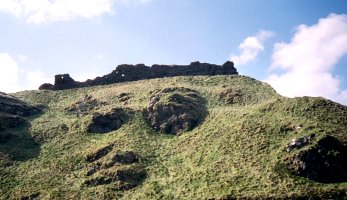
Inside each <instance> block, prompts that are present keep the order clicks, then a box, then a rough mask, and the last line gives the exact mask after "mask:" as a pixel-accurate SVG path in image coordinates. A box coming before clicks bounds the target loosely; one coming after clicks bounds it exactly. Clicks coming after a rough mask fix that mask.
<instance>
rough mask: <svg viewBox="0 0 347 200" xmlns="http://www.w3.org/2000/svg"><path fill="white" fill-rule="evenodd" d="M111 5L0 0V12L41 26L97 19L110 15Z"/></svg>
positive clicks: (94, 0) (85, 0)
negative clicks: (78, 19)
mask: <svg viewBox="0 0 347 200" xmlns="http://www.w3.org/2000/svg"><path fill="white" fill-rule="evenodd" d="M112 5H113V3H112V0H0V11H5V12H9V13H12V14H13V15H15V16H16V17H18V18H23V19H25V20H26V21H27V22H29V23H35V24H42V23H49V22H55V21H68V20H71V19H74V18H77V17H81V18H94V17H99V16H101V15H103V14H105V13H112Z"/></svg>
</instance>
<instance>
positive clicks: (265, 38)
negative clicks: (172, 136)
mask: <svg viewBox="0 0 347 200" xmlns="http://www.w3.org/2000/svg"><path fill="white" fill-rule="evenodd" d="M0 27H1V28H0V91H2V92H8V93H12V92H17V91H22V90H33V89H37V88H38V87H39V85H41V84H42V83H53V82H54V75H55V74H63V73H69V74H70V75H71V76H72V77H73V78H74V79H75V80H78V81H84V80H86V79H88V78H95V77H96V76H102V75H105V74H108V73H110V72H111V71H112V70H114V69H115V68H116V66H118V65H120V64H138V63H144V64H146V65H149V66H150V65H152V64H189V63H190V62H193V61H200V62H208V63H213V64H223V63H224V62H226V61H228V60H231V61H233V62H234V63H235V67H236V68H237V69H238V71H239V73H240V74H242V75H247V76H251V77H253V78H256V79H258V80H261V81H265V82H267V83H269V84H270V85H271V86H272V87H273V88H274V89H275V90H276V91H277V92H278V93H280V94H281V95H284V96H287V97H296V96H322V97H324V98H327V99H331V100H333V101H336V102H339V103H341V104H344V105H347V0H305V1H303V0H281V1H278V0H0Z"/></svg>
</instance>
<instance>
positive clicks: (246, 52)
mask: <svg viewBox="0 0 347 200" xmlns="http://www.w3.org/2000/svg"><path fill="white" fill-rule="evenodd" d="M273 35H274V33H273V32H271V31H266V30H261V31H259V32H258V33H257V34H256V35H255V36H250V37H247V38H246V39H244V40H243V42H242V43H241V44H240V46H239V49H240V51H241V53H240V55H234V54H232V55H231V56H230V60H232V61H233V62H234V63H235V64H236V65H244V64H247V63H249V62H251V61H253V60H254V59H256V57H257V56H258V54H259V52H260V51H263V50H264V46H263V45H264V42H265V41H266V40H267V39H269V38H270V37H272V36H273Z"/></svg>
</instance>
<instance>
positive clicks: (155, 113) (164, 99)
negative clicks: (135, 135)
mask: <svg viewBox="0 0 347 200" xmlns="http://www.w3.org/2000/svg"><path fill="white" fill-rule="evenodd" d="M206 114H207V109H206V106H205V100H204V99H203V98H202V97H201V96H200V95H199V94H198V92H197V91H195V90H192V89H188V88H183V87H170V88H165V89H163V90H157V91H154V92H153V93H152V96H151V98H150V102H149V104H148V106H147V110H146V111H145V112H144V116H145V118H146V119H147V120H148V122H149V124H150V126H152V128H153V129H154V130H156V131H161V132H164V133H167V134H172V135H179V134H181V133H182V132H184V131H190V130H192V129H193V128H195V127H196V126H197V125H198V124H199V123H200V122H202V121H203V119H204V118H205V116H206Z"/></svg>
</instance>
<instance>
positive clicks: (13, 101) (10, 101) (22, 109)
mask: <svg viewBox="0 0 347 200" xmlns="http://www.w3.org/2000/svg"><path fill="white" fill-rule="evenodd" d="M39 111H40V109H38V108H37V107H35V106H32V105H29V104H28V103H26V102H24V101H21V100H19V99H18V98H16V97H14V96H11V95H8V94H5V93H2V92H0V113H7V114H12V115H18V116H22V117H26V116H29V115H33V114H36V113H38V112H39Z"/></svg>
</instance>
